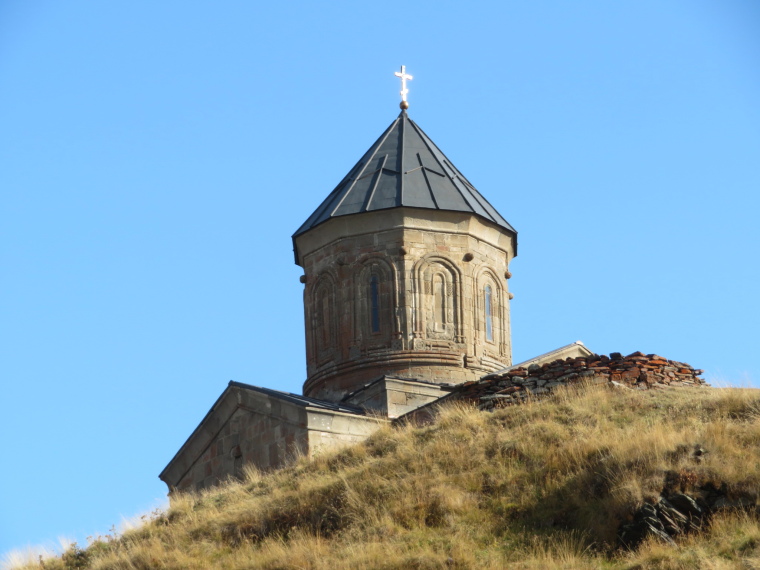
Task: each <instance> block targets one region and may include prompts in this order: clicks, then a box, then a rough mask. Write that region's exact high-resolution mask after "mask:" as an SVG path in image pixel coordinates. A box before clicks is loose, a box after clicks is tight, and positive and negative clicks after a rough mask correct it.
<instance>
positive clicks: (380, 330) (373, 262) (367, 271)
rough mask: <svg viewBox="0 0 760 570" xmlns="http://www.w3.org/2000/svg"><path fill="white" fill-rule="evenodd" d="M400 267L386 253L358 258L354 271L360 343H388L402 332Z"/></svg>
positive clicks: (355, 314) (355, 305)
mask: <svg viewBox="0 0 760 570" xmlns="http://www.w3.org/2000/svg"><path fill="white" fill-rule="evenodd" d="M397 307H398V287H397V279H396V268H395V267H394V265H393V263H391V262H390V261H389V260H388V258H387V257H386V256H385V255H383V254H371V255H367V256H365V257H363V258H362V259H360V260H359V261H358V267H357V269H356V271H355V272H354V311H353V313H354V334H355V336H356V340H357V343H358V344H364V345H365V346H367V345H378V344H382V345H385V344H388V343H389V342H390V341H391V339H392V338H394V337H395V336H397V335H398V331H399V323H398V322H397V321H398V319H397V318H396V310H397Z"/></svg>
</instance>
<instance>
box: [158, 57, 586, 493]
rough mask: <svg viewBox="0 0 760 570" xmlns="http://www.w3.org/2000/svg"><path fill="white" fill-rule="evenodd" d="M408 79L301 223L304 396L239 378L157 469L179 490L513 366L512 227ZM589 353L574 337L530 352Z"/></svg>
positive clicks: (274, 459)
mask: <svg viewBox="0 0 760 570" xmlns="http://www.w3.org/2000/svg"><path fill="white" fill-rule="evenodd" d="M397 75H399V77H402V75H405V72H404V70H403V68H402V74H401V75H400V74H397ZM406 78H409V79H410V77H409V76H406V77H405V78H404V77H402V103H401V109H402V110H401V113H400V114H399V115H398V117H397V118H396V119H395V120H394V121H393V122H392V123H391V124H390V126H389V127H388V128H387V129H386V130H385V132H384V133H383V134H382V135H380V138H378V139H377V141H375V143H374V144H373V145H372V146H371V147H370V148H369V150H367V151H366V152H365V153H364V156H362V157H361V159H360V160H359V161H358V162H357V163H356V165H355V166H354V167H353V168H352V169H351V170H350V171H349V172H348V174H346V176H345V177H344V178H343V180H342V181H341V182H340V183H339V184H338V185H337V186H336V187H335V189H334V190H333V191H332V192H330V194H329V195H328V196H327V197H326V198H325V200H324V201H323V202H322V203H321V204H320V205H319V207H318V208H317V209H316V210H315V211H314V213H313V214H312V215H311V216H309V218H308V219H307V220H306V221H305V222H304V223H303V225H301V227H300V228H298V230H296V232H295V233H294V234H293V249H294V253H295V262H296V264H298V265H299V266H300V267H302V268H303V275H302V277H301V282H302V283H303V284H304V292H303V302H304V315H305V323H306V327H305V328H306V362H307V371H306V372H307V378H306V382H305V383H304V385H303V395H298V394H289V393H285V392H280V391H277V390H272V389H269V388H261V387H258V386H252V385H248V384H244V383H240V382H230V383H229V385H228V386H227V388H226V389H225V390H224V392H223V393H222V394H221V396H219V399H218V400H217V401H216V402H215V403H214V405H213V406H212V407H211V410H210V411H209V412H208V413H207V414H206V416H205V417H204V418H203V420H202V421H201V422H200V424H199V425H198V427H197V428H196V429H195V431H193V433H192V434H191V435H190V437H189V438H188V439H187V441H186V442H185V443H184V445H183V446H182V447H181V448H180V450H179V451H178V452H177V454H176V455H175V456H174V458H173V459H172V460H171V461H170V462H169V464H168V465H167V466H166V468H165V469H164V470H163V471H162V472H161V474H160V476H159V477H160V478H161V480H162V481H164V482H165V483H166V484H167V485H168V486H169V489H170V491H174V490H175V489H176V490H198V489H202V488H204V487H208V486H211V485H214V484H216V483H218V482H219V481H221V480H224V479H226V478H227V477H229V476H237V475H239V474H240V473H241V471H242V468H243V465H245V464H246V463H252V464H253V465H255V466H257V467H259V468H261V469H264V470H266V469H273V468H276V467H279V466H282V465H284V464H286V463H287V462H288V461H290V460H292V458H293V457H295V456H298V455H313V454H314V453H318V452H319V450H324V449H327V448H335V447H339V446H344V445H347V444H351V443H355V442H358V441H361V440H363V439H364V438H366V437H367V436H368V435H369V434H371V433H372V432H373V431H375V430H376V429H378V427H379V426H380V425H382V424H383V423H385V422H387V421H390V420H394V419H397V418H401V417H402V416H403V415H404V414H407V413H409V412H412V411H413V410H415V409H417V408H419V407H420V406H423V405H426V404H429V403H431V402H434V401H436V400H438V399H439V398H441V397H443V396H445V395H446V394H448V393H449V392H451V391H452V390H454V389H455V387H456V386H457V385H460V384H462V383H464V382H467V381H472V380H478V379H480V378H482V377H483V376H484V375H487V374H492V373H495V372H503V371H505V370H506V369H509V368H510V367H511V366H512V345H511V337H510V319H509V306H510V300H511V299H512V294H511V293H510V292H509V287H508V283H509V278H510V277H511V274H510V271H509V264H510V262H511V261H512V259H513V258H514V257H515V256H516V255H517V231H516V230H515V229H514V228H513V227H512V225H511V224H510V223H509V222H507V220H505V219H504V218H503V217H502V216H501V214H499V212H497V211H496V210H495V209H494V207H493V206H491V204H490V203H489V202H488V201H487V200H486V199H485V198H484V197H483V195H482V194H481V193H480V192H478V190H476V189H475V187H474V186H473V185H472V184H471V183H470V182H469V181H468V180H467V178H465V176H464V175H463V174H462V173H461V172H460V171H459V170H457V168H456V167H455V166H454V165H453V163H452V162H451V161H450V160H449V159H448V158H447V157H446V155H444V154H443V152H442V151H441V150H440V149H439V148H438V146H436V144H435V143H434V142H433V141H432V140H431V139H430V138H429V137H428V136H427V135H426V134H425V132H424V131H423V130H422V129H421V128H420V127H419V126H418V125H417V124H416V123H415V122H414V121H412V120H411V119H410V118H409V116H408V114H407V110H406V109H407V108H408V104H407V103H406V97H405V95H406V93H405V91H406V88H405V82H404V81H403V80H405V79H406ZM587 354H590V351H588V350H587V349H586V348H585V347H584V346H583V344H582V343H579V342H578V343H573V344H570V345H567V346H566V347H562V348H560V349H557V350H554V351H551V352H549V353H547V354H545V355H541V356H539V357H536V358H534V359H531V360H530V361H527V362H526V363H535V362H538V363H541V362H546V361H550V360H555V359H557V358H565V357H568V356H572V357H575V356H579V355H587ZM526 363H521V364H522V365H525V364H526Z"/></svg>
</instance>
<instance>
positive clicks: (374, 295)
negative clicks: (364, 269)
mask: <svg viewBox="0 0 760 570" xmlns="http://www.w3.org/2000/svg"><path fill="white" fill-rule="evenodd" d="M369 298H370V324H371V326H372V332H373V333H379V332H380V283H379V280H378V278H377V275H373V276H372V277H371V278H370V280H369Z"/></svg>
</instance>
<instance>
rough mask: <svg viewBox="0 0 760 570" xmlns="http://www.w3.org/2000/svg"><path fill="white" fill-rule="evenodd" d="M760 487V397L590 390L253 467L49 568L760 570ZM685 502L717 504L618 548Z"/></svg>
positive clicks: (448, 414) (450, 415) (457, 414)
mask: <svg viewBox="0 0 760 570" xmlns="http://www.w3.org/2000/svg"><path fill="white" fill-rule="evenodd" d="M759 483H760V391H757V390H743V389H712V388H699V389H686V388H684V389H670V390H661V391H656V390H651V391H646V392H642V391H632V390H610V389H608V388H606V387H584V388H577V389H575V390H571V391H566V392H562V393H559V394H556V395H554V396H553V397H552V398H551V399H548V400H544V401H538V402H533V403H529V404H526V405H521V406H514V407H510V408H505V409H501V410H498V411H495V412H493V413H484V412H478V411H475V410H474V409H472V408H467V407H462V406H459V407H451V408H448V409H445V410H443V411H442V413H441V414H440V416H439V417H438V419H437V421H436V422H435V423H434V424H431V425H427V426H422V427H415V426H403V427H399V428H390V427H386V428H383V429H381V431H379V432H378V433H377V434H375V435H374V436H373V437H371V438H370V439H369V440H368V441H367V442H366V443H364V444H362V445H357V446H354V447H351V448H349V449H346V450H343V451H341V452H337V453H325V454H324V455H321V456H319V457H317V458H316V459H314V460H311V461H308V460H299V461H297V462H296V463H295V464H294V465H293V466H292V467H290V468H287V469H284V470H281V471H278V472H275V473H271V474H261V473H258V472H256V471H255V470H249V471H248V472H247V476H246V478H245V480H244V481H242V482H231V483H229V484H228V485H226V486H224V487H221V488H218V489H215V490H210V491H207V492H204V493H202V494H199V495H181V496H178V497H176V498H175V499H174V501H173V503H172V506H171V508H170V509H169V511H168V512H166V513H161V514H157V515H155V516H154V517H152V519H151V520H149V521H146V523H145V524H144V525H142V526H141V527H139V528H137V529H134V530H131V531H128V532H126V533H125V534H124V535H122V536H120V537H108V538H105V539H101V540H99V541H97V542H95V543H93V544H91V545H90V546H89V547H88V548H86V549H84V550H82V549H78V548H76V547H75V548H72V549H71V550H70V551H69V552H67V553H66V554H65V555H64V556H63V557H62V558H57V559H49V560H46V561H44V563H43V564H42V567H44V568H46V569H48V570H52V569H56V570H57V569H61V568H93V569H106V568H108V569H147V568H177V569H179V568H182V569H185V568H189V569H192V568H283V569H284V568H314V569H330V570H335V569H341V568H352V569H353V568H447V569H448V568H504V567H513V568H542V569H543V568H689V569H691V568H716V569H717V568H760V523H759V522H758V520H760V519H759V518H758V516H757V515H758V513H757V508H756V506H755V504H756V502H757V495H758V491H759V490H760V486H759ZM710 493H712V495H711V496H712V498H710V497H709V496H708V495H710ZM716 493H718V494H720V498H719V499H716V498H715V496H716V495H715V494H716ZM674 494H676V495H678V494H680V495H679V496H681V495H685V496H687V497H690V498H691V499H693V500H694V501H695V502H698V503H700V504H702V505H705V504H707V502H710V501H711V502H710V504H711V505H713V506H712V507H711V508H710V509H709V512H707V511H705V513H704V516H703V517H701V518H699V519H697V518H692V519H690V520H689V521H686V522H684V523H683V524H682V525H681V527H679V528H681V531H679V530H678V529H675V530H674V531H673V529H672V528H671V529H670V530H671V531H673V532H671V536H672V537H673V538H672V542H669V541H668V540H667V539H668V537H667V536H665V537H662V538H656V537H650V538H648V539H646V540H644V542H642V543H641V544H639V545H638V547H637V548H635V549H630V548H624V547H621V546H620V539H619V536H618V531H619V528H620V526H621V525H622V524H624V523H627V522H630V521H633V520H639V521H640V520H644V519H646V517H647V516H649V515H647V514H646V513H647V512H648V511H646V509H647V508H649V509H650V510H651V509H652V508H653V507H652V505H656V504H660V505H662V504H665V503H658V502H661V501H662V498H663V497H665V496H673V497H675V496H676V495H674ZM673 501H675V499H673ZM668 504H669V503H668ZM647 505H649V507H646V506H647ZM642 507H644V510H642ZM671 510H672V509H671ZM662 512H665V511H662ZM642 513H644V514H642ZM671 514H672V516H673V517H677V516H679V515H678V513H671ZM662 516H665V515H661V518H662ZM646 520H650V521H651V516H650V518H649V519H646ZM662 520H665V521H666V522H665V526H666V527H668V524H669V523H668V522H667V520H669V519H668V518H667V516H666V517H665V519H662ZM689 527H691V530H689ZM39 567H40V565H39V564H34V565H31V566H27V568H39Z"/></svg>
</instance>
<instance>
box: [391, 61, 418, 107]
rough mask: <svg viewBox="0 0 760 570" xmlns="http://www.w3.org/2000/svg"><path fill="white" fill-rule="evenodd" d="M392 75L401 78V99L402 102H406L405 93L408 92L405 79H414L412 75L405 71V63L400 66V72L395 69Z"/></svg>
mask: <svg viewBox="0 0 760 570" xmlns="http://www.w3.org/2000/svg"><path fill="white" fill-rule="evenodd" d="M394 75H395V76H396V77H400V78H401V91H400V94H401V101H403V102H404V103H406V94H407V93H409V89H407V88H406V80H407V79H410V80H411V79H414V77H412V76H411V75H409V74H408V73H407V72H406V66H405V65H402V66H401V72H398V71H397V72H396V73H395V74H394Z"/></svg>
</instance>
